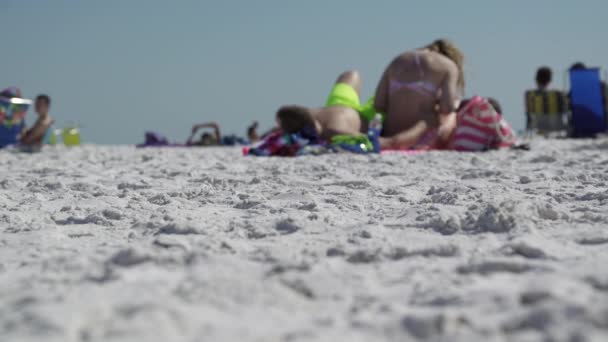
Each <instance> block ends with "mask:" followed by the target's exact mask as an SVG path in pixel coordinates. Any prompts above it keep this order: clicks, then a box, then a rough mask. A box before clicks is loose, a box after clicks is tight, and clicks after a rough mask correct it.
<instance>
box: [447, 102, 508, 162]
mask: <svg viewBox="0 0 608 342" xmlns="http://www.w3.org/2000/svg"><path fill="white" fill-rule="evenodd" d="M516 142H517V139H516V136H515V134H514V133H513V129H512V128H511V126H510V125H509V124H508V123H507V122H506V121H505V120H504V119H503V118H502V115H500V114H499V113H498V112H496V110H494V107H492V105H491V104H490V103H489V102H488V100H486V99H484V98H482V97H480V96H475V97H473V98H472V99H471V100H470V102H469V103H468V104H467V105H466V106H465V107H464V108H463V109H462V110H461V111H460V112H459V113H458V124H457V127H456V130H455V132H454V135H453V136H452V139H451V142H450V148H449V149H450V150H455V151H463V152H466V151H485V150H489V149H497V148H503V147H511V146H513V145H515V144H516Z"/></svg>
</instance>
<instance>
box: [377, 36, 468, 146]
mask: <svg viewBox="0 0 608 342" xmlns="http://www.w3.org/2000/svg"><path fill="white" fill-rule="evenodd" d="M463 63H464V57H463V54H462V52H460V50H459V49H458V48H457V47H456V46H454V45H453V44H452V43H451V42H449V41H447V40H445V39H439V40H436V41H434V42H433V43H432V44H430V45H428V46H426V47H424V48H421V49H418V50H414V51H409V52H405V53H403V54H401V55H399V56H397V57H396V58H395V59H394V60H393V61H392V62H391V63H390V64H389V66H388V67H387V68H386V70H385V71H384V74H383V75H382V78H381V79H380V82H379V84H378V87H377V90H376V96H375V102H374V106H375V108H376V110H377V111H378V112H381V113H386V120H385V122H384V131H383V137H384V139H381V141H380V142H381V145H382V147H383V148H399V149H403V148H411V147H413V146H414V145H416V144H417V143H419V142H420V140H425V141H427V143H429V142H428V141H430V140H435V141H434V142H431V143H432V144H436V145H437V147H440V146H442V145H443V146H445V145H446V144H447V143H448V139H449V137H450V135H451V134H452V132H453V131H454V129H455V127H456V113H455V111H456V109H457V108H458V105H459V102H460V99H461V96H462V93H463V91H464V84H465V82H464V74H463ZM432 131H434V133H435V138H433V139H429V138H428V137H426V138H424V136H425V134H430V132H432Z"/></svg>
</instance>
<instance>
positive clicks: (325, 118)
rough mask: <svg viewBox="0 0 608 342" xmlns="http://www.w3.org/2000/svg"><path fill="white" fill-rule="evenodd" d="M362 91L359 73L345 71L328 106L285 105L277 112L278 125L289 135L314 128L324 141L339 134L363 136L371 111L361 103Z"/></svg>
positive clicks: (329, 99)
mask: <svg viewBox="0 0 608 342" xmlns="http://www.w3.org/2000/svg"><path fill="white" fill-rule="evenodd" d="M360 88H361V78H360V76H359V73H358V72H356V71H347V72H344V73H342V74H341V75H340V76H339V77H338V80H337V81H336V83H335V85H334V88H333V89H332V91H331V93H330V95H329V98H328V100H327V102H326V104H325V107H321V108H307V107H303V106H295V105H291V106H283V107H281V108H279V110H278V112H277V116H276V119H277V124H278V126H279V127H280V128H281V129H282V130H283V131H284V132H285V133H289V134H293V133H298V132H301V131H303V130H305V129H311V130H313V132H315V133H316V134H317V135H318V136H319V137H320V138H321V139H323V140H330V139H331V138H332V137H333V136H335V135H340V134H348V135H360V134H362V132H364V131H365V130H367V124H366V122H367V121H368V120H369V119H368V117H369V115H368V114H367V112H368V111H370V109H369V108H365V106H362V105H361V103H360V101H359V91H360ZM364 116H365V118H364V119H363V120H362V117H364ZM371 116H372V117H373V114H372V115H371ZM364 121H365V122H364Z"/></svg>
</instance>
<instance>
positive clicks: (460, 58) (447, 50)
mask: <svg viewBox="0 0 608 342" xmlns="http://www.w3.org/2000/svg"><path fill="white" fill-rule="evenodd" d="M426 48H427V49H428V50H430V51H433V52H436V53H439V54H442V55H444V56H445V57H447V58H449V59H450V60H451V61H452V62H454V63H455V64H456V66H457V67H458V83H457V84H458V88H460V90H461V91H464V85H465V82H464V55H463V54H462V51H460V49H459V48H457V47H456V45H454V43H452V42H451V41H449V40H447V39H443V38H442V39H437V40H436V41H434V42H432V43H431V44H429V45H427V46H426Z"/></svg>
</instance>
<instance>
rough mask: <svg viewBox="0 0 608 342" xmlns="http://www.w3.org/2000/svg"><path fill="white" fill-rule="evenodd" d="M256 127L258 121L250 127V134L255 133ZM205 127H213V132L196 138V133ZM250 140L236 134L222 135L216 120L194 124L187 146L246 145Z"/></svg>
mask: <svg viewBox="0 0 608 342" xmlns="http://www.w3.org/2000/svg"><path fill="white" fill-rule="evenodd" d="M255 127H257V122H254V124H253V125H251V126H250V127H249V129H248V134H249V135H251V130H252V128H253V133H255ZM204 128H210V129H212V132H205V133H203V134H202V135H201V137H200V139H198V140H196V134H197V133H198V132H199V131H200V130H201V129H204ZM247 143H248V141H247V140H246V139H243V138H242V137H239V136H236V135H234V134H233V135H226V136H222V134H221V133H220V126H219V125H218V124H217V123H215V122H206V123H202V124H197V125H194V126H192V133H191V135H190V137H189V138H188V141H187V142H186V145H187V146H234V145H245V144H247Z"/></svg>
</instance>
